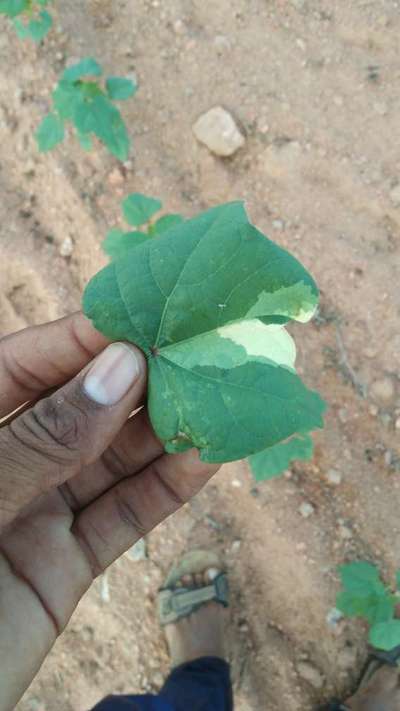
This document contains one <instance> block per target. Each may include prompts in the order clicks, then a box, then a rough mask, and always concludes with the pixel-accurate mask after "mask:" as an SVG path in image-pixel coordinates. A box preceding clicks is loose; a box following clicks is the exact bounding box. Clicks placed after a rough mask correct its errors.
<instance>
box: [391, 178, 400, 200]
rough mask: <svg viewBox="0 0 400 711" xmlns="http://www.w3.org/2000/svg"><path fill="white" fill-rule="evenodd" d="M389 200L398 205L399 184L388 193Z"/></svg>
mask: <svg viewBox="0 0 400 711" xmlns="http://www.w3.org/2000/svg"><path fill="white" fill-rule="evenodd" d="M390 199H391V201H392V202H393V203H394V204H395V205H400V183H398V184H397V185H395V186H394V188H392V189H391V191H390Z"/></svg>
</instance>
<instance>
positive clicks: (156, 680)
mask: <svg viewBox="0 0 400 711" xmlns="http://www.w3.org/2000/svg"><path fill="white" fill-rule="evenodd" d="M152 681H153V684H154V686H156V687H157V688H158V689H160V688H161V687H162V686H163V684H164V677H163V675H162V674H161V672H159V671H156V672H155V674H154V675H153V679H152Z"/></svg>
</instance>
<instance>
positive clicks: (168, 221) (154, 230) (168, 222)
mask: <svg viewBox="0 0 400 711" xmlns="http://www.w3.org/2000/svg"><path fill="white" fill-rule="evenodd" d="M181 222H183V217H182V215H176V214H173V215H163V216H162V217H160V218H159V219H158V220H157V221H156V222H155V223H154V224H153V225H150V228H149V233H150V234H152V235H162V234H164V232H167V231H168V230H170V229H171V228H172V227H176V225H180V224H181Z"/></svg>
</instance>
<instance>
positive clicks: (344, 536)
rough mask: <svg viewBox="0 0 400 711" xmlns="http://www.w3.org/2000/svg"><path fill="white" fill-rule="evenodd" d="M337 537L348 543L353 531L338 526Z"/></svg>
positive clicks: (346, 527)
mask: <svg viewBox="0 0 400 711" xmlns="http://www.w3.org/2000/svg"><path fill="white" fill-rule="evenodd" d="M339 536H340V537H341V538H342V539H343V540H344V541H350V540H351V539H352V538H353V531H352V530H351V528H349V527H348V526H340V528H339Z"/></svg>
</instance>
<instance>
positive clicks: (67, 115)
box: [52, 79, 84, 121]
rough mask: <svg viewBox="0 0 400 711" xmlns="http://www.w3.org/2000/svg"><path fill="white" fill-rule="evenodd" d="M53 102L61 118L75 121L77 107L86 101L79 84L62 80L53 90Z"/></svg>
mask: <svg viewBox="0 0 400 711" xmlns="http://www.w3.org/2000/svg"><path fill="white" fill-rule="evenodd" d="M52 96H53V104H54V108H55V110H56V111H57V113H58V115H59V116H60V118H62V119H64V120H65V121H73V119H74V116H75V114H76V111H77V108H78V106H79V105H81V104H82V103H83V102H84V97H83V94H82V92H81V90H80V87H79V86H75V85H74V84H71V83H70V82H68V81H65V80H63V79H62V80H61V81H60V82H59V83H58V85H57V86H56V88H55V89H54V91H53V95H52Z"/></svg>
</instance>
